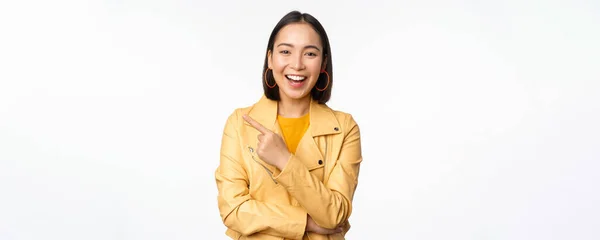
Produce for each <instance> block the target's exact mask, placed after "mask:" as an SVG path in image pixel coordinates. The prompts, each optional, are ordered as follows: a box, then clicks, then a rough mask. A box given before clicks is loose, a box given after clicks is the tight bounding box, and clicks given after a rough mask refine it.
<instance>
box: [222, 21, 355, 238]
mask: <svg viewBox="0 0 600 240" xmlns="http://www.w3.org/2000/svg"><path fill="white" fill-rule="evenodd" d="M332 69H333V68H332V62H331V50H330V47H329V40H328V38H327V34H326V33H325V30H324V29H323V27H322V26H321V24H320V23H319V21H317V19H315V18H314V17H312V16H311V15H309V14H306V13H304V14H302V13H300V12H297V11H293V12H290V13H288V14H287V15H285V16H284V17H283V18H282V19H281V20H280V21H279V23H278V24H277V25H276V26H275V29H273V32H272V33H271V36H270V38H269V43H268V45H267V51H266V56H265V65H264V69H263V73H264V74H263V79H262V82H263V88H264V95H263V96H262V98H261V99H260V100H259V101H258V102H257V103H255V104H254V105H252V106H250V107H246V108H240V109H236V110H235V111H234V112H233V113H232V114H231V115H230V116H229V118H228V119H227V123H226V124H225V129H224V132H223V138H222V142H221V159H220V165H219V167H218V168H217V170H216V171H215V178H216V183H217V188H218V191H219V194H218V205H219V211H220V215H221V218H222V220H223V223H224V224H225V226H227V228H228V229H227V232H226V234H227V235H228V236H229V237H231V238H232V239H313V240H314V239H344V235H345V234H346V232H347V231H348V230H349V229H350V225H349V223H348V218H349V217H350V213H351V212H352V198H353V196H354V192H355V189H356V186H357V183H358V172H359V167H360V163H361V161H362V155H361V144H360V132H359V129H358V125H357V124H356V122H355V121H354V119H353V118H352V116H351V115H350V114H347V113H344V112H340V111H334V110H332V109H331V108H329V107H328V106H327V105H326V104H325V103H326V102H327V101H328V100H329V98H330V96H331V88H332V86H333V74H332Z"/></svg>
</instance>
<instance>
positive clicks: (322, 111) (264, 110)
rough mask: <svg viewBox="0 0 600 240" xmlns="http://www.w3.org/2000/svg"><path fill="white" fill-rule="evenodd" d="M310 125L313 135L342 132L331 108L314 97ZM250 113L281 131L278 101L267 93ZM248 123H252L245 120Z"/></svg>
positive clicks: (311, 104) (270, 127) (264, 123)
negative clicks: (278, 117)
mask: <svg viewBox="0 0 600 240" xmlns="http://www.w3.org/2000/svg"><path fill="white" fill-rule="evenodd" d="M309 113H310V126H309V130H308V131H310V133H311V134H312V136H313V137H316V136H320V135H328V134H336V133H340V132H341V130H340V124H339V122H338V120H337V118H336V117H335V114H334V112H333V110H332V109H331V108H329V107H328V106H327V105H325V104H319V103H318V102H317V101H314V100H313V99H312V98H311V100H310V110H309ZM248 115H249V116H250V117H251V118H252V119H254V120H256V121H257V122H259V123H260V124H262V125H263V126H265V127H266V128H268V129H270V130H271V131H274V132H279V131H278V130H279V126H278V124H277V101H273V100H271V99H268V98H267V97H266V96H265V95H263V96H262V97H261V99H260V100H259V101H258V102H257V103H255V104H254V105H253V106H252V107H251V108H250V111H249V113H248ZM244 123H245V124H246V125H250V124H248V123H247V122H245V121H244Z"/></svg>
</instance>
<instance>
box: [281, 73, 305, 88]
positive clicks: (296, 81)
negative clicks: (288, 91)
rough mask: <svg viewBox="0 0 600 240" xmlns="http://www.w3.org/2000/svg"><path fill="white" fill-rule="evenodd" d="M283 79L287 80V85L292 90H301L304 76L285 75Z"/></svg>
mask: <svg viewBox="0 0 600 240" xmlns="http://www.w3.org/2000/svg"><path fill="white" fill-rule="evenodd" d="M285 78H287V80H288V83H289V84H290V86H291V87H293V88H301V87H302V86H304V82H305V80H306V76H302V75H292V74H287V75H285Z"/></svg>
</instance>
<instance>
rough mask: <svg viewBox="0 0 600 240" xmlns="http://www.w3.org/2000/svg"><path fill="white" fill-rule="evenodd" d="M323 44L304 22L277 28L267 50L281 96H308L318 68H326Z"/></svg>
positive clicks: (292, 97) (294, 97)
mask: <svg viewBox="0 0 600 240" xmlns="http://www.w3.org/2000/svg"><path fill="white" fill-rule="evenodd" d="M322 51H323V46H322V44H321V39H320V37H319V34H317V32H316V31H315V30H314V29H313V28H312V27H311V26H310V25H309V24H307V23H303V22H300V23H292V24H289V25H287V26H285V27H283V28H281V30H280V31H279V33H278V34H277V37H276V38H275V42H274V45H273V51H272V52H271V51H270V52H269V53H268V64H269V68H270V69H271V70H272V71H273V77H274V78H275V82H276V83H277V85H278V86H279V96H280V97H281V99H282V100H284V99H286V100H300V99H304V98H309V97H310V90H311V89H312V88H313V87H314V86H315V84H316V83H317V79H318V78H319V74H320V72H321V69H324V68H325V64H323V63H324V61H323V60H324V57H323V52H322Z"/></svg>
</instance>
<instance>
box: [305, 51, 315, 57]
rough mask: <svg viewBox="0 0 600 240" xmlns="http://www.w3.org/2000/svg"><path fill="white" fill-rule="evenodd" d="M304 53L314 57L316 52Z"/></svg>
mask: <svg viewBox="0 0 600 240" xmlns="http://www.w3.org/2000/svg"><path fill="white" fill-rule="evenodd" d="M306 55H308V56H311V57H316V56H317V54H316V53H314V52H307V53H306Z"/></svg>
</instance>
